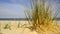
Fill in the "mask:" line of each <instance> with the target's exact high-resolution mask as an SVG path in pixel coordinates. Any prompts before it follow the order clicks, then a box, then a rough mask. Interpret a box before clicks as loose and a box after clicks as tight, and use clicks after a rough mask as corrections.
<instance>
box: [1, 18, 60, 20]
mask: <svg viewBox="0 0 60 34" xmlns="http://www.w3.org/2000/svg"><path fill="white" fill-rule="evenodd" d="M0 20H32V19H31V18H0ZM54 20H60V18H55V19H54Z"/></svg>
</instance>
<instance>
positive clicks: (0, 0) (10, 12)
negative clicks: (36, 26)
mask: <svg viewBox="0 0 60 34" xmlns="http://www.w3.org/2000/svg"><path fill="white" fill-rule="evenodd" d="M50 2H51V5H52V6H53V7H54V8H55V9H54V10H53V13H54V11H57V9H58V10H60V0H50ZM30 4H31V0H0V18H25V14H24V10H25V9H27V8H28V9H29V8H30ZM57 17H58V18H60V13H59V14H58V16H57Z"/></svg>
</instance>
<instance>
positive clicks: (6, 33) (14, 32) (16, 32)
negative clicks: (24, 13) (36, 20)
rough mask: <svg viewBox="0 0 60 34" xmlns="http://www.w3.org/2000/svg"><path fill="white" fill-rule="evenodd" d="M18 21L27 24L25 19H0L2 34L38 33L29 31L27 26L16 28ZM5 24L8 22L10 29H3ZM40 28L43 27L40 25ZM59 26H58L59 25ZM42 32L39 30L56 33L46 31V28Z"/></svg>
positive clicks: (52, 33)
mask: <svg viewBox="0 0 60 34" xmlns="http://www.w3.org/2000/svg"><path fill="white" fill-rule="evenodd" d="M18 23H20V24H22V25H23V24H28V22H27V21H0V24H1V27H0V28H1V32H2V33H3V34H38V33H37V32H36V31H31V30H30V29H28V28H18V27H17V26H18ZM5 24H9V25H10V26H11V30H9V29H4V26H5ZM54 24H55V23H54ZM59 24H60V21H58V23H57V25H58V26H59ZM42 28H44V27H42ZM59 28H60V26H59ZM42 32H43V31H42V30H41V34H56V33H54V32H52V31H48V30H46V31H45V32H43V33H42Z"/></svg>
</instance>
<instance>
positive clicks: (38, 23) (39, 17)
mask: <svg viewBox="0 0 60 34" xmlns="http://www.w3.org/2000/svg"><path fill="white" fill-rule="evenodd" d="M48 4H49V3H48ZM48 4H47V5H46V6H45V2H44V0H33V10H32V15H31V17H32V27H31V29H32V30H35V31H37V32H38V33H39V34H40V33H41V32H42V31H43V32H46V31H53V32H55V33H57V34H60V29H59V28H58V27H56V26H54V25H53V24H52V23H53V19H54V18H52V16H51V10H50V6H49V5H48ZM43 32H42V33H43ZM44 34H45V33H44Z"/></svg>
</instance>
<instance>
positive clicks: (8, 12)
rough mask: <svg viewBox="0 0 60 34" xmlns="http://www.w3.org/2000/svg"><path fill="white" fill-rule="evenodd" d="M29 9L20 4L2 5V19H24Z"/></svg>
mask: <svg viewBox="0 0 60 34" xmlns="http://www.w3.org/2000/svg"><path fill="white" fill-rule="evenodd" d="M25 9H27V7H25V6H23V5H20V4H8V3H2V4H0V18H8V17H9V18H24V17H25V15H24V11H25Z"/></svg>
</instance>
